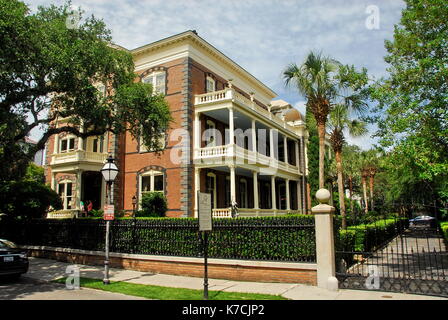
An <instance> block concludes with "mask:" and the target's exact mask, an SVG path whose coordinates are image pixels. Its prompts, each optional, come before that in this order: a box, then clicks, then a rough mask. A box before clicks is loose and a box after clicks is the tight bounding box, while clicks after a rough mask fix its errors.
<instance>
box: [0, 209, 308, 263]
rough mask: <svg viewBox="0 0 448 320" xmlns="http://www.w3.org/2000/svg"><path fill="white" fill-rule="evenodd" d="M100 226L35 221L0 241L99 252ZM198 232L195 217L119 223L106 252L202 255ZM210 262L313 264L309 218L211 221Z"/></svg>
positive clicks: (0, 231)
mask: <svg viewBox="0 0 448 320" xmlns="http://www.w3.org/2000/svg"><path fill="white" fill-rule="evenodd" d="M104 230H105V223H104V221H103V220H100V219H64V220H45V219H36V220H33V221H31V222H29V223H28V224H18V223H15V224H10V225H3V226H1V225H0V237H5V238H7V239H9V240H12V241H15V242H17V243H18V244H22V245H41V246H42V245H46V246H55V247H67V248H75V249H83V250H96V251H103V250H104ZM200 236H201V234H200V233H199V232H198V220H197V219H194V218H146V219H135V220H134V219H118V220H115V221H113V222H112V223H111V238H110V244H111V247H110V250H111V252H119V253H136V254H154V255H169V256H187V257H200V256H202V245H201V237H200ZM209 256H210V258H225V259H246V260H271V261H296V262H298V261H303V262H314V261H315V260H316V249H315V228H314V216H310V215H288V216H282V217H251V218H236V219H235V218H227V219H213V231H212V232H211V233H210V234H209Z"/></svg>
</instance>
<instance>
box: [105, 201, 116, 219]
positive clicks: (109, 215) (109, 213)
mask: <svg viewBox="0 0 448 320" xmlns="http://www.w3.org/2000/svg"><path fill="white" fill-rule="evenodd" d="M114 219H115V210H114V205H113V204H106V205H105V206H104V220H114Z"/></svg>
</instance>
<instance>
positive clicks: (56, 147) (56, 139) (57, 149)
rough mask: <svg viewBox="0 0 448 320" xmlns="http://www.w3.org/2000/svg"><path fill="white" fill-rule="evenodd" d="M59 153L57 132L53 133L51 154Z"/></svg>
mask: <svg viewBox="0 0 448 320" xmlns="http://www.w3.org/2000/svg"><path fill="white" fill-rule="evenodd" d="M56 153H59V133H56V134H55V135H54V145H53V154H56Z"/></svg>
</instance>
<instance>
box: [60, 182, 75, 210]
mask: <svg viewBox="0 0 448 320" xmlns="http://www.w3.org/2000/svg"><path fill="white" fill-rule="evenodd" d="M72 187H73V184H72V182H70V181H62V182H60V183H59V184H58V194H59V197H61V200H62V205H63V208H64V210H67V209H72V208H73V207H74V204H73V190H72Z"/></svg>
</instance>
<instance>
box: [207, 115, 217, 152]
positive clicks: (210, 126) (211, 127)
mask: <svg viewBox="0 0 448 320" xmlns="http://www.w3.org/2000/svg"><path fill="white" fill-rule="evenodd" d="M216 133H217V132H216V125H215V123H214V122H213V121H212V120H207V121H206V123H205V142H206V144H207V145H206V147H216Z"/></svg>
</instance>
